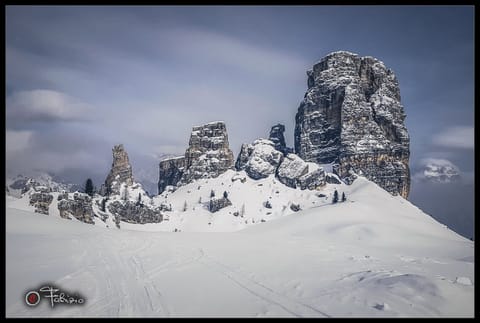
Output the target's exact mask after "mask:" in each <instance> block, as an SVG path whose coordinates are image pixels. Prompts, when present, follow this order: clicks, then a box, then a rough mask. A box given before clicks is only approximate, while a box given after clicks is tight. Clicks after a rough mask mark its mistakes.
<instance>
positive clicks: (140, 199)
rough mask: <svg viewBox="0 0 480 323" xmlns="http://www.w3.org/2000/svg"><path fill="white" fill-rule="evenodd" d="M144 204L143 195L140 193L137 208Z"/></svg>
mask: <svg viewBox="0 0 480 323" xmlns="http://www.w3.org/2000/svg"><path fill="white" fill-rule="evenodd" d="M141 204H142V194H141V193H138V198H137V206H139V205H141Z"/></svg>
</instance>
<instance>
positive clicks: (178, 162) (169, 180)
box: [158, 156, 185, 194]
mask: <svg viewBox="0 0 480 323" xmlns="http://www.w3.org/2000/svg"><path fill="white" fill-rule="evenodd" d="M159 169H160V170H159V174H158V178H159V179H158V193H159V194H160V193H162V192H163V191H164V190H165V188H166V187H167V186H168V185H177V183H178V182H179V181H180V179H181V178H182V175H183V171H184V170H185V157H184V156H180V157H175V158H169V159H165V160H162V161H161V162H160V164H159Z"/></svg>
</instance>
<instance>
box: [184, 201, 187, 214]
mask: <svg viewBox="0 0 480 323" xmlns="http://www.w3.org/2000/svg"><path fill="white" fill-rule="evenodd" d="M186 210H187V201H185V202H184V203H183V212H185V211H186Z"/></svg>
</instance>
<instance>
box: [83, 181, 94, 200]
mask: <svg viewBox="0 0 480 323" xmlns="http://www.w3.org/2000/svg"><path fill="white" fill-rule="evenodd" d="M84 191H85V193H87V194H88V195H90V196H93V192H94V188H93V182H92V179H90V178H88V179H87V181H86V182H85V189H84Z"/></svg>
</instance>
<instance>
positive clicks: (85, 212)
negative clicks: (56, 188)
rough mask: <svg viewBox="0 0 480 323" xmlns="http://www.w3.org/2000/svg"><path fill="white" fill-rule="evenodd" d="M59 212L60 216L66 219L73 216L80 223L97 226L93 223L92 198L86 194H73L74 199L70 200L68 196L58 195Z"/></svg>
mask: <svg viewBox="0 0 480 323" xmlns="http://www.w3.org/2000/svg"><path fill="white" fill-rule="evenodd" d="M58 198H59V199H60V200H59V201H58V210H59V211H60V216H61V217H62V218H65V219H71V216H73V217H74V218H76V219H77V220H79V221H82V222H85V223H89V224H95V222H94V221H93V216H94V215H93V208H92V198H91V197H90V196H88V195H87V194H84V193H78V192H76V193H73V199H69V197H68V194H60V195H58Z"/></svg>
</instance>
